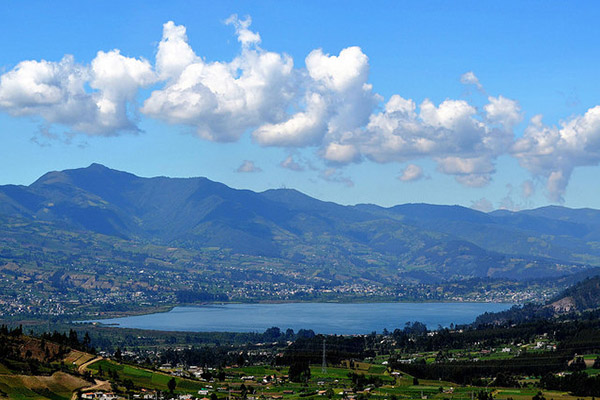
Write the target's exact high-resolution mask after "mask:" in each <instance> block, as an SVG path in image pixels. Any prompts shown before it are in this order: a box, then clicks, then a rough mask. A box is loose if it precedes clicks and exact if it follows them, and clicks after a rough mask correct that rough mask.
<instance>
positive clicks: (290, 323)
mask: <svg viewBox="0 0 600 400" xmlns="http://www.w3.org/2000/svg"><path fill="white" fill-rule="evenodd" d="M511 306H512V304H506V303H360V304H354V303H351V304H348V303H342V304H339V303H283V304H222V305H215V304H212V305H206V306H198V307H175V308H173V309H172V310H171V311H169V312H166V313H156V314H148V315H138V316H132V317H123V318H112V319H103V320H96V321H91V322H102V323H104V324H114V325H116V326H119V327H123V328H138V329H151V330H165V331H190V332H264V331H265V330H266V329H267V328H270V327H273V326H276V327H279V328H281V329H282V330H286V329H288V328H291V329H293V330H294V331H296V332H297V331H298V330H299V329H312V330H313V331H315V332H316V333H324V334H342V335H347V334H361V333H370V332H373V331H377V332H382V331H383V329H384V328H387V329H388V330H390V331H393V330H394V329H396V328H402V327H404V325H405V323H406V322H409V321H411V322H412V321H419V322H422V323H424V324H426V325H427V327H428V328H430V329H435V328H437V327H438V325H441V326H444V327H447V326H450V324H451V323H454V324H464V323H470V322H473V321H474V320H475V318H476V317H477V316H478V315H480V314H483V313H484V312H486V311H491V312H496V311H502V310H506V309H508V308H510V307H511ZM88 322H90V321H88Z"/></svg>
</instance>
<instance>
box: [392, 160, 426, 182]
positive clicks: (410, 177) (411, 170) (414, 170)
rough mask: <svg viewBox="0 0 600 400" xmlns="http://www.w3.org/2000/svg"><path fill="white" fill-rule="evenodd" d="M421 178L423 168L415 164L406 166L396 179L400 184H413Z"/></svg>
mask: <svg viewBox="0 0 600 400" xmlns="http://www.w3.org/2000/svg"><path fill="white" fill-rule="evenodd" d="M421 178H423V168H421V167H419V166H418V165H415V164H408V165H407V166H406V168H404V170H403V171H402V174H401V175H400V176H399V177H398V179H400V180H401V181H402V182H413V181H418V180H419V179H421Z"/></svg>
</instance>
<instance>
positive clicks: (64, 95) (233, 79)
mask: <svg viewBox="0 0 600 400" xmlns="http://www.w3.org/2000/svg"><path fill="white" fill-rule="evenodd" d="M225 23H226V24H228V25H230V26H232V28H233V29H234V30H235V35H236V38H237V40H238V42H239V47H240V48H239V52H238V54H237V56H236V57H234V58H233V59H232V60H229V61H208V60H206V58H204V57H202V56H201V55H198V54H197V53H196V52H195V51H194V49H192V47H191V46H190V44H189V40H188V36H187V31H186V28H185V27H184V26H181V25H177V24H175V23H174V22H172V21H169V22H166V23H165V24H164V25H163V32H162V38H161V40H160V42H159V43H158V45H157V52H156V59H155V64H154V65H151V64H150V62H148V61H147V60H144V59H143V58H135V57H129V56H125V55H123V54H121V53H120V51H119V50H110V51H99V52H98V53H97V54H96V56H95V58H94V59H93V60H92V61H91V62H90V63H89V64H81V63H78V62H76V61H75V59H74V58H73V57H72V56H69V55H66V56H64V57H63V59H62V60H60V61H46V60H26V61H22V62H20V63H18V64H17V65H16V66H15V67H14V68H12V69H9V70H8V71H5V72H4V71H3V72H1V73H0V110H2V111H4V112H7V113H9V114H10V115H13V116H18V117H33V118H36V119H40V120H41V125H42V129H43V130H44V131H45V132H50V131H51V130H50V128H52V126H53V125H55V124H58V125H60V126H61V127H62V126H64V127H67V128H68V130H69V131H68V132H67V136H69V135H73V134H75V133H78V132H81V133H85V134H87V135H105V136H108V135H117V134H119V133H121V132H125V131H129V132H137V131H139V128H138V126H137V115H138V112H141V113H142V114H144V115H147V116H149V117H152V118H156V119H160V120H162V121H165V122H167V123H170V124H177V125H183V126H188V127H192V128H193V129H194V130H195V131H196V132H197V134H198V136H199V137H201V138H203V139H206V140H211V141H217V142H230V141H236V140H239V138H240V137H241V136H242V135H243V134H244V133H248V134H250V135H251V137H252V139H253V141H254V142H255V143H257V144H259V145H261V146H277V147H284V148H286V149H287V150H288V151H293V149H294V148H300V147H312V148H313V149H314V150H315V153H316V155H317V156H318V157H320V158H321V160H323V161H325V163H326V167H327V168H329V167H331V168H329V169H327V170H326V171H325V172H323V173H322V174H321V178H322V179H325V180H328V181H333V182H341V183H345V184H348V185H349V184H351V182H352V181H351V180H350V179H349V178H347V177H345V176H343V175H342V174H341V172H340V170H339V168H340V167H342V166H344V165H346V164H349V163H359V162H364V161H365V160H370V161H373V162H377V163H390V162H397V163H410V162H415V161H418V160H420V159H431V160H433V161H434V162H436V163H437V170H438V171H439V172H440V173H443V174H448V175H451V176H454V177H455V179H456V181H457V182H459V183H461V184H463V185H466V186H471V187H481V186H485V185H487V184H488V183H489V182H490V181H491V179H492V176H493V174H494V173H495V163H496V159H497V158H498V157H500V156H502V155H505V154H510V155H512V156H513V157H515V158H517V160H518V161H519V163H520V165H521V166H523V167H524V168H525V169H527V170H528V171H529V172H530V173H531V174H532V176H533V178H534V179H538V178H542V179H543V180H544V181H545V184H546V193H547V195H548V197H549V198H550V199H551V200H552V201H558V202H560V201H563V198H564V194H565V190H566V187H567V185H568V182H569V179H570V176H571V174H572V172H573V170H574V169H575V168H577V167H578V166H590V165H598V164H599V163H600V106H596V107H593V108H590V109H589V110H588V111H587V112H586V113H585V114H584V115H579V116H574V117H572V118H570V119H568V120H565V121H562V122H560V123H559V124H558V125H557V126H548V125H545V124H544V123H543V122H542V117H541V116H535V117H533V118H532V119H531V121H530V122H529V124H528V126H527V127H526V128H525V130H524V133H523V135H522V136H521V137H519V138H518V139H516V140H515V134H514V130H515V128H516V127H517V126H518V125H519V124H520V123H521V122H522V120H523V114H524V113H523V112H522V110H521V108H520V105H519V103H518V102H517V101H516V100H513V99H510V98H507V97H505V96H502V95H498V96H491V95H487V94H486V95H485V98H484V99H483V100H482V102H484V103H485V104H477V105H475V104H472V102H468V101H466V100H457V99H451V98H448V99H446V100H444V101H442V102H440V103H437V104H435V103H434V102H432V101H431V100H429V99H425V100H422V101H417V100H413V99H408V98H404V97H402V96H400V95H399V94H395V95H392V96H391V97H390V98H389V99H387V102H385V103H383V98H382V97H381V96H380V95H378V94H377V93H376V92H375V91H374V89H373V87H372V86H371V84H370V83H369V58H368V57H367V55H366V54H365V53H364V52H363V51H362V49H361V48H359V47H357V46H350V47H347V48H344V49H341V50H340V51H339V52H337V53H334V54H327V53H326V52H324V51H323V50H322V49H316V50H313V51H311V52H310V53H309V54H308V55H307V56H306V58H305V60H304V66H300V67H297V66H295V65H294V60H293V59H292V58H291V57H290V56H288V55H286V54H283V53H276V52H271V51H267V50H265V49H263V48H262V47H261V36H260V34H259V33H258V32H255V31H253V30H252V29H251V23H252V21H251V19H250V18H249V17H246V18H244V19H241V18H239V17H238V16H237V15H232V16H231V17H229V18H228V19H227V20H226V21H225ZM460 81H461V82H462V83H463V84H465V85H473V86H474V87H476V88H477V89H478V90H479V91H481V92H482V93H485V91H484V88H483V86H482V84H481V83H480V81H479V79H478V78H477V76H476V75H475V73H474V72H473V71H469V72H467V73H465V74H463V75H462V76H461V77H460ZM148 87H152V89H153V91H152V92H151V94H150V95H149V97H147V98H146V99H145V100H144V101H143V105H142V106H141V107H138V105H137V104H136V98H137V97H138V96H139V93H140V88H148ZM482 97H484V96H482ZM61 129H62V128H61ZM46 136H47V137H52V136H56V135H54V134H47V135H46ZM252 165H253V164H252ZM280 165H281V166H282V167H283V168H288V169H291V170H301V169H302V168H304V167H305V166H307V165H308V164H307V163H304V166H303V165H301V164H300V163H298V161H297V160H294V158H293V157H292V156H289V157H287V158H286V159H285V160H283V161H282V162H281V164H280ZM242 167H244V165H242ZM242 167H240V168H241V170H243V169H244V168H242ZM309 167H310V166H309ZM246 168H249V169H252V168H250V167H249V165H247V166H246ZM417 177H419V178H420V177H422V170H420V168H419V167H418V166H416V165H415V164H410V165H408V167H406V169H405V170H404V171H403V173H402V176H401V177H400V179H402V180H405V181H410V180H414V179H419V178H417ZM526 182H530V183H524V184H523V186H522V190H523V196H524V198H528V197H530V196H532V195H533V194H534V192H535V188H534V185H533V183H531V181H526Z"/></svg>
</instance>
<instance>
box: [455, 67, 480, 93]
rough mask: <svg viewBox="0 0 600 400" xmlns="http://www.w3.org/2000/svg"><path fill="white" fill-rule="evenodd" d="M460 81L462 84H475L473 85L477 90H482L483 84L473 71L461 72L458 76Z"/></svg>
mask: <svg viewBox="0 0 600 400" xmlns="http://www.w3.org/2000/svg"><path fill="white" fill-rule="evenodd" d="M460 83H462V84H464V85H475V87H477V90H480V91H483V86H482V85H481V83H480V82H479V79H478V78H477V76H475V74H474V73H473V71H469V72H465V73H464V74H462V75H461V76H460Z"/></svg>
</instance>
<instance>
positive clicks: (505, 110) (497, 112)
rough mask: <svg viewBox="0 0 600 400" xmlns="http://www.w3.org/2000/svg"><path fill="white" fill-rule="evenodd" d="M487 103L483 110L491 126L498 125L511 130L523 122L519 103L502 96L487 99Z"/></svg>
mask: <svg viewBox="0 0 600 400" xmlns="http://www.w3.org/2000/svg"><path fill="white" fill-rule="evenodd" d="M488 101H489V103H488V104H486V105H485V106H484V107H483V109H484V110H485V112H486V118H487V120H488V121H489V122H490V123H492V124H494V123H495V124H499V125H500V126H501V127H502V128H504V129H507V130H511V129H513V128H514V126H515V125H517V124H518V123H520V122H521V121H522V120H523V114H522V113H521V108H520V107H519V103H517V102H516V101H515V100H511V99H507V98H506V97H504V96H498V97H492V96H490V97H488Z"/></svg>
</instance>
